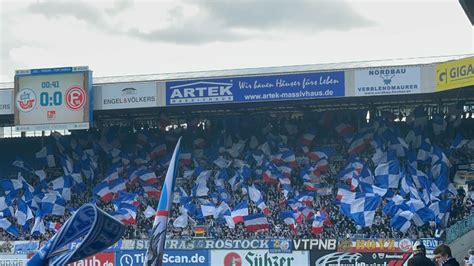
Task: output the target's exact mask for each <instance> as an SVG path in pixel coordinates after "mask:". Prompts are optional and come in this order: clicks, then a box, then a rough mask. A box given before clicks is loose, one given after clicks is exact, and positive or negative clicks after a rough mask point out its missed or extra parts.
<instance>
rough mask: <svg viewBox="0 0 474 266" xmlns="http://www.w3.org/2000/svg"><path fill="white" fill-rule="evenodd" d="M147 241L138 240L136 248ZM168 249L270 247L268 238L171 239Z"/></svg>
mask: <svg viewBox="0 0 474 266" xmlns="http://www.w3.org/2000/svg"><path fill="white" fill-rule="evenodd" d="M146 245H147V243H144V242H142V241H141V240H137V241H136V244H135V249H143V248H145V246H146ZM165 248H166V249H249V248H251V249H268V240H263V239H262V240H257V239H254V240H178V239H169V240H166V243H165Z"/></svg>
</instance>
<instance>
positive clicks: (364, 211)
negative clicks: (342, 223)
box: [341, 193, 381, 227]
mask: <svg viewBox="0 0 474 266" xmlns="http://www.w3.org/2000/svg"><path fill="white" fill-rule="evenodd" d="M363 194H364V193H357V195H356V197H355V199H354V200H353V201H352V202H351V203H346V202H343V201H341V211H342V213H343V214H344V215H346V216H347V217H349V218H351V219H352V220H354V222H355V223H356V224H358V225H360V226H362V227H367V226H372V224H373V222H374V217H375V210H376V209H377V206H378V205H379V203H380V200H381V198H380V197H379V196H376V195H370V194H366V195H363Z"/></svg>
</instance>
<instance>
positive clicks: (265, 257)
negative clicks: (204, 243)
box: [211, 249, 309, 266]
mask: <svg viewBox="0 0 474 266" xmlns="http://www.w3.org/2000/svg"><path fill="white" fill-rule="evenodd" d="M308 257H309V252H308V251H293V253H291V254H286V253H281V254H277V253H270V252H269V251H268V250H261V249H257V250H212V251H211V265H222V266H301V265H308V262H309V258H308Z"/></svg>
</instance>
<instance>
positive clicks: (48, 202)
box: [41, 192, 66, 216]
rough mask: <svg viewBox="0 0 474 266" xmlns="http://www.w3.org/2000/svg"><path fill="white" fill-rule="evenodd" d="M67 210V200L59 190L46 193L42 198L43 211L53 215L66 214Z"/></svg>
mask: <svg viewBox="0 0 474 266" xmlns="http://www.w3.org/2000/svg"><path fill="white" fill-rule="evenodd" d="M65 210H66V201H65V200H64V199H63V198H62V197H61V195H59V193H58V192H54V193H52V192H51V193H46V194H45V195H44V196H43V198H42V199H41V213H42V214H44V215H46V214H52V215H59V216H62V215H64V211H65Z"/></svg>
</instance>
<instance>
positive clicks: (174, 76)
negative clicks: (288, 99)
mask: <svg viewBox="0 0 474 266" xmlns="http://www.w3.org/2000/svg"><path fill="white" fill-rule="evenodd" d="M471 56H474V54H465V55H449V56H431V57H417V58H400V59H385V60H373V61H354V62H340V63H327V64H310V65H295V66H275V67H258V68H242V69H225V70H210V71H195V72H180V73H165V74H145V75H126V76H113V77H94V80H93V82H94V84H107V83H122V82H141V81H165V80H181V79H195V78H212V77H226V76H251V75H262V74H277V73H292V72H308V71H330V70H346V69H354V68H368V67H388V66H406V65H428V64H435V63H441V62H446V61H450V60H456V59H462V58H466V57H471ZM11 88H13V82H5V83H0V89H11Z"/></svg>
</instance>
